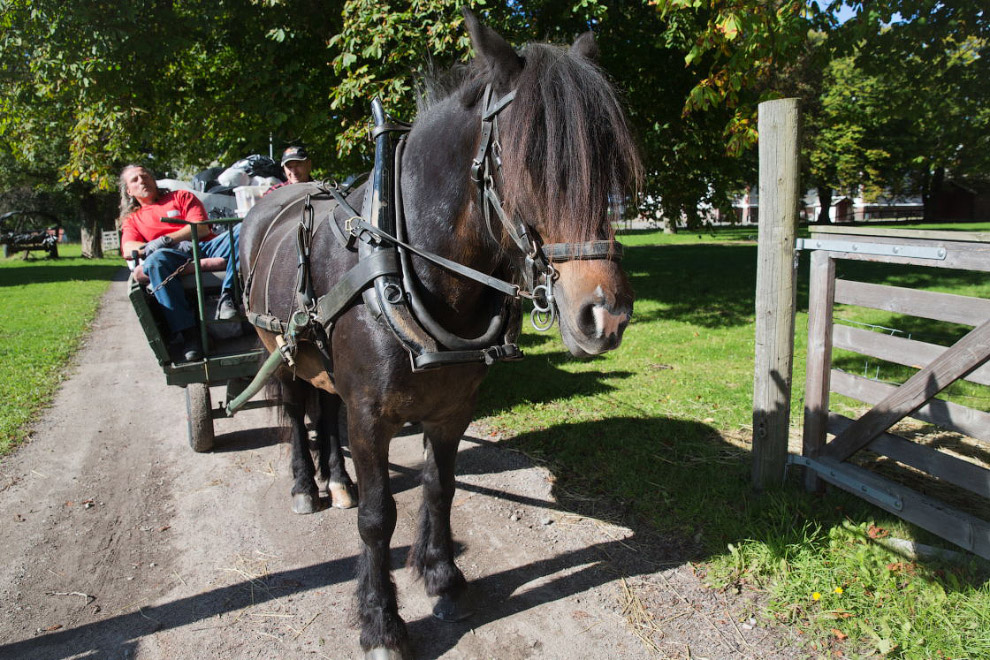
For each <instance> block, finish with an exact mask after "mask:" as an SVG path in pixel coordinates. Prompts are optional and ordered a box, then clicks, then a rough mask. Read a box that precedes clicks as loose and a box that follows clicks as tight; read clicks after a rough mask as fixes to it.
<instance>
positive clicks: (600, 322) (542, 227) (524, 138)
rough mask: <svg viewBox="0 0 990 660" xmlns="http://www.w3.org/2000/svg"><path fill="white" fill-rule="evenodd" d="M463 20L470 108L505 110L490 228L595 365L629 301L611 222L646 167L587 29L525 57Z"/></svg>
mask: <svg viewBox="0 0 990 660" xmlns="http://www.w3.org/2000/svg"><path fill="white" fill-rule="evenodd" d="M465 19H466V22H467V27H468V31H469V33H470V35H471V40H472V42H473V44H474V47H475V51H476V52H477V54H478V55H477V58H476V61H475V64H474V66H475V68H476V71H477V72H478V75H477V76H476V78H475V84H474V85H473V86H470V85H469V86H467V87H465V91H464V94H465V96H464V99H465V102H473V103H477V105H478V106H479V107H480V108H481V114H482V116H483V117H484V116H485V115H486V114H487V115H489V116H491V114H492V112H493V111H494V112H496V113H497V116H496V117H495V119H494V126H492V127H490V129H491V132H493V133H494V138H493V140H494V146H493V150H494V156H493V158H494V159H500V161H501V167H500V168H499V170H498V172H492V171H487V172H486V175H487V176H489V177H491V179H492V183H491V188H492V189H493V190H495V192H496V193H497V195H498V196H499V197H500V200H501V206H502V209H503V210H504V214H505V220H504V221H503V222H499V221H498V219H494V218H492V217H491V215H492V211H493V210H492V209H490V213H489V216H490V217H489V224H490V225H492V227H493V229H494V230H495V232H499V231H501V232H502V234H501V236H502V245H503V247H504V248H505V250H506V252H507V254H509V255H511V258H512V259H513V261H514V262H515V264H516V266H517V268H518V269H520V270H521V271H522V272H523V274H524V275H527V274H530V275H531V281H530V282H529V283H530V284H532V285H533V286H535V287H536V289H534V292H536V293H537V294H538V295H537V303H538V304H539V303H540V302H542V303H543V304H546V303H547V301H546V294H548V293H549V294H550V296H549V297H550V301H549V304H552V305H555V306H556V313H557V314H558V318H559V321H560V332H561V336H562V338H563V340H564V344H565V345H566V346H567V348H568V350H570V352H571V353H572V354H573V355H575V356H577V357H587V356H590V355H597V354H599V353H603V352H605V351H608V350H611V349H614V348H616V347H618V345H619V343H620V341H621V339H622V333H623V331H624V330H625V327H626V325H627V324H628V323H629V319H630V317H631V315H632V307H633V293H632V289H631V288H630V286H629V281H628V279H627V278H626V275H625V273H624V272H623V271H622V269H621V268H620V266H619V258H620V257H621V248H620V247H619V246H618V244H617V243H615V232H614V228H613V226H612V221H613V220H616V219H617V217H616V215H615V209H616V207H617V206H619V205H621V204H622V200H623V199H624V197H625V196H626V195H627V194H629V193H631V192H633V191H634V189H635V187H636V185H637V183H638V181H639V179H640V177H641V171H642V166H641V164H640V161H639V158H638V155H637V149H636V146H635V144H634V142H633V139H632V137H631V135H630V132H629V129H628V126H627V124H626V119H625V115H624V113H623V110H622V107H621V105H620V103H619V100H618V98H617V95H616V92H615V90H614V89H613V87H612V85H611V84H610V83H609V81H608V80H607V78H606V77H605V75H604V74H603V73H602V71H601V69H599V68H598V66H597V64H596V62H595V60H596V58H597V54H598V49H597V46H596V44H595V41H594V37H593V36H592V34H591V33H590V32H588V33H586V34H584V35H582V36H581V37H579V38H578V39H577V40H576V41H575V42H574V44H573V45H572V46H571V47H570V49H566V48H558V47H555V46H549V45H546V44H530V45H528V46H527V47H526V48H525V49H524V50H523V51H522V53H521V54H517V53H516V51H515V50H513V49H512V47H511V46H509V44H508V43H507V42H506V41H505V40H504V39H503V38H502V37H501V36H499V35H498V34H496V33H495V32H494V31H493V30H491V29H489V28H487V27H485V26H482V25H480V24H479V23H478V21H477V19H475V18H474V16H473V15H472V14H471V13H470V12H467V11H465ZM513 94H514V97H513V96H511V95H513ZM503 102H504V103H505V105H501V106H500V103H503ZM482 135H483V136H484V130H483V132H482ZM482 139H484V137H483V138H482ZM489 162H490V163H492V164H493V168H491V169H494V167H495V163H496V161H495V160H490V161H489ZM476 206H483V204H476ZM482 211H483V209H480V208H479V209H477V212H478V213H479V214H481V213H482ZM496 215H497V214H496ZM503 225H505V226H503ZM520 235H522V236H520ZM520 238H522V240H520ZM529 242H532V244H533V245H537V246H541V247H540V248H539V249H538V250H537V252H536V253H535V254H534V253H533V251H532V250H528V251H529V252H530V254H525V252H526V251H527V249H526V246H527V245H529ZM527 258H529V260H528V261H527ZM544 258H545V260H546V261H547V262H549V266H546V265H544V264H543V263H542V262H543V261H544ZM534 261H535V262H536V263H535V265H534V263H533V262H534ZM540 285H542V289H541V288H540Z"/></svg>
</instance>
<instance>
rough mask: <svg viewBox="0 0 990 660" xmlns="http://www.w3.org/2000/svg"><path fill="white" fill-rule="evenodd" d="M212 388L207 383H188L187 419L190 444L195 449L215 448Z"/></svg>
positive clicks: (198, 450)
mask: <svg viewBox="0 0 990 660" xmlns="http://www.w3.org/2000/svg"><path fill="white" fill-rule="evenodd" d="M210 407H211V404H210V388H209V386H208V385H207V384H206V383H190V384H189V385H186V420H187V424H188V427H189V446H190V447H192V448H193V451H197V452H204V451H210V450H211V449H213V417H212V416H211V415H210Z"/></svg>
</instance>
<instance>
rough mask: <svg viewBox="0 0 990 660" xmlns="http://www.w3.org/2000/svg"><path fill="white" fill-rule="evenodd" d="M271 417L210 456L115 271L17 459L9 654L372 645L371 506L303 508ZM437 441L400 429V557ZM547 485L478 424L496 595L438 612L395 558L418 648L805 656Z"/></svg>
mask: <svg viewBox="0 0 990 660" xmlns="http://www.w3.org/2000/svg"><path fill="white" fill-rule="evenodd" d="M220 396H221V392H220V390H216V391H215V392H214V398H215V400H216V399H218V398H220ZM274 426H275V418H274V415H273V414H272V413H271V412H270V411H267V410H255V411H247V412H244V413H240V414H238V415H237V417H236V418H234V419H230V420H220V421H219V422H218V423H217V434H218V436H217V443H218V447H217V449H216V450H215V451H214V452H212V453H210V454H195V453H193V452H192V451H191V450H190V449H189V446H188V444H187V440H186V424H185V399H184V392H183V390H181V389H179V388H175V387H167V386H166V385H165V383H164V376H163V375H162V374H161V371H160V370H159V369H158V367H157V366H156V364H155V362H154V359H153V357H152V354H151V350H150V349H149V348H148V346H147V344H146V343H145V342H144V340H143V336H142V334H141V332H140V329H139V327H138V325H137V321H136V318H135V316H134V314H133V312H132V311H131V309H130V307H129V304H128V303H127V300H126V295H125V286H124V283H123V282H120V281H118V282H114V283H113V284H112V285H111V288H110V291H109V292H108V294H107V297H106V298H105V299H104V302H103V306H102V310H101V313H100V315H99V317H98V319H97V322H96V323H95V325H94V328H93V332H92V334H91V335H90V337H89V339H88V340H87V342H86V345H85V346H84V348H83V349H82V351H81V352H80V353H79V355H78V356H77V358H76V360H75V363H74V366H73V367H72V369H71V378H69V379H68V380H67V382H66V383H65V384H64V386H63V388H62V390H61V391H60V393H59V395H58V397H57V399H56V401H55V404H54V406H53V407H52V409H51V410H49V411H48V412H47V413H46V414H45V415H44V417H43V419H41V420H40V422H39V423H38V424H37V426H36V429H35V432H34V434H33V440H32V441H31V442H30V443H29V444H27V445H26V446H24V447H23V448H21V450H20V451H19V452H18V453H17V454H16V455H15V456H13V457H10V458H8V459H5V460H4V461H3V463H2V464H0V555H2V556H3V557H4V560H3V561H2V562H0V613H2V615H0V658H11V659H14V658H16V659H18V660H22V659H27V658H39V659H41V658H44V659H50V658H83V657H85V658H115V659H116V658H142V659H151V660H176V659H185V658H196V659H201V658H224V659H227V658H265V659H271V658H279V659H287V660H288V659H295V658H332V659H338V658H356V657H359V655H360V654H359V653H358V652H357V651H358V647H357V638H358V631H357V629H356V628H355V627H354V626H353V624H352V621H351V619H352V611H353V610H352V606H351V598H352V593H353V590H354V581H353V574H354V563H355V552H356V550H357V547H358V539H357V531H356V526H355V524H354V523H355V517H356V513H355V510H350V511H337V510H328V511H323V512H320V513H317V514H315V515H310V516H297V515H293V514H292V513H290V509H289V495H288V493H289V479H288V474H289V465H288V454H287V451H286V448H285V446H284V445H281V444H279V443H278V442H277V433H276V430H275V428H274ZM421 446H422V445H421V437H420V436H419V435H417V434H415V433H410V434H408V435H406V436H404V437H400V438H397V439H396V440H395V442H394V443H393V449H392V456H391V460H392V466H393V474H394V481H393V487H394V490H395V491H396V493H397V495H396V499H397V502H398V507H399V525H398V528H397V530H396V534H395V538H394V539H393V544H392V545H393V548H394V555H393V557H394V559H393V563H394V565H395V566H400V567H401V566H402V565H403V563H404V559H405V553H406V551H407V550H408V548H409V545H410V542H411V540H412V537H413V531H414V523H415V517H416V511H417V510H418V503H419V494H418V489H417V488H416V469H417V466H418V463H419V460H420V455H421ZM352 474H353V472H352ZM551 491H552V475H550V474H549V473H548V472H547V471H545V470H543V469H541V468H537V467H534V466H533V465H532V464H531V463H530V462H529V461H528V460H527V459H526V458H525V457H523V456H521V455H519V454H517V453H514V452H511V451H507V450H505V449H502V448H500V447H499V445H498V443H497V442H495V441H494V440H493V439H491V438H488V437H484V434H483V433H482V432H481V431H479V430H478V429H476V428H474V427H472V428H471V429H470V430H469V433H468V435H467V436H466V437H465V439H464V442H463V443H462V449H461V456H460V460H459V477H458V495H457V497H456V499H455V503H454V513H453V524H454V530H455V538H456V539H457V541H458V542H459V543H460V544H461V547H462V552H461V554H460V557H459V565H460V566H461V567H462V569H463V570H464V573H465V574H466V576H467V577H468V579H469V581H471V583H472V589H473V594H474V597H475V600H476V601H477V604H478V612H477V613H476V614H475V616H474V617H472V618H471V619H469V620H468V621H466V622H464V623H463V624H445V623H441V622H439V621H437V620H435V619H433V617H432V616H431V615H430V603H429V601H428V599H427V597H426V596H425V594H424V591H423V588H422V585H420V584H417V583H416V582H415V581H414V580H413V579H412V577H411V576H410V575H409V573H408V571H407V570H406V569H404V568H399V569H398V570H396V571H395V579H396V582H397V585H398V588H399V593H400V603H401V612H402V615H403V617H404V618H405V619H406V621H407V622H408V624H409V630H410V634H411V636H412V639H413V643H414V645H415V648H416V650H417V653H418V657H421V658H495V659H498V660H511V659H515V658H520V659H521V658H562V659H563V658H567V659H576V658H650V657H671V658H673V657H693V658H703V657H708V658H735V657H739V658H744V657H760V658H765V657H792V655H790V654H788V653H786V650H785V649H784V647H785V644H784V642H783V641H782V639H783V636H782V634H781V633H780V632H779V631H771V630H766V629H761V628H759V627H753V626H751V625H749V623H747V622H746V621H745V620H743V621H742V622H740V621H738V620H737V619H738V618H739V616H740V614H739V613H740V612H743V611H744V610H743V609H742V608H743V606H744V604H742V603H739V602H726V601H725V597H724V596H722V595H720V594H717V593H714V592H712V591H710V590H707V589H704V588H703V587H702V586H701V584H700V582H699V580H698V579H697V578H696V577H694V575H693V572H692V569H691V567H690V565H688V564H686V563H685V562H684V561H683V559H682V556H681V555H682V552H681V551H680V550H678V549H677V544H669V543H664V542H663V541H662V540H661V541H660V542H659V544H658V543H657V540H656V539H651V540H649V541H646V540H645V539H643V538H640V537H639V536H637V534H635V533H634V532H633V531H632V530H630V529H627V528H625V527H622V526H618V525H614V524H610V523H607V522H604V521H602V520H600V519H598V518H596V517H595V516H594V515H591V514H590V512H589V511H590V510H589V511H585V512H582V511H581V510H580V509H581V507H576V508H572V510H570V511H568V510H565V509H564V508H562V507H561V506H560V505H559V504H557V503H556V502H555V501H554V500H553V497H552V493H551ZM630 619H631V620H633V621H640V622H641V625H640V626H638V627H636V626H634V625H633V624H631V623H630ZM637 633H638V634H637ZM641 638H642V639H641ZM757 649H759V651H757Z"/></svg>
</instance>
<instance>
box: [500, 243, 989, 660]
mask: <svg viewBox="0 0 990 660" xmlns="http://www.w3.org/2000/svg"><path fill="white" fill-rule="evenodd" d="M938 228H940V229H944V228H945V226H939V227H938ZM965 229H968V230H971V231H985V230H986V227H985V226H973V225H968V226H966V227H965ZM752 235H753V229H745V228H734V229H732V230H730V231H728V232H721V231H720V232H716V234H715V235H714V236H713V235H711V234H707V233H703V234H700V235H699V234H684V233H682V234H678V235H676V236H664V235H662V234H661V233H659V232H650V231H636V232H631V233H628V234H624V235H623V236H620V240H621V241H622V242H623V243H624V244H625V246H626V248H627V249H626V258H625V260H624V266H625V268H626V271H627V273H628V274H629V276H630V279H631V282H632V285H633V288H634V290H635V292H636V311H635V316H634V319H633V322H632V323H631V324H630V326H629V328H628V330H627V332H626V336H625V339H624V341H623V346H622V348H621V349H620V350H618V351H615V352H614V353H609V354H606V355H603V356H599V357H596V358H593V359H590V360H584V361H575V360H571V359H570V358H569V357H568V355H567V353H566V350H565V349H564V347H563V345H562V343H561V342H560V339H559V336H557V334H556V332H555V331H554V332H552V333H547V334H539V333H536V332H535V331H533V330H532V329H527V330H526V331H525V332H524V334H523V336H522V338H521V344H522V346H523V348H524V350H525V352H526V354H527V359H526V360H525V361H524V362H523V363H520V364H505V365H500V366H499V367H497V368H495V369H493V370H492V372H491V374H490V376H489V378H488V379H487V380H486V382H485V387H484V391H483V394H482V400H481V406H480V408H481V413H482V414H483V415H485V417H484V418H483V420H482V422H483V423H484V424H486V425H487V426H488V427H489V428H492V429H493V430H495V431H497V432H499V433H501V434H502V435H503V436H504V437H507V438H509V440H507V442H508V444H509V445H510V446H511V447H514V448H517V449H520V450H522V451H524V452H526V453H528V454H529V455H531V456H534V457H535V458H537V459H538V460H540V461H542V462H544V463H545V464H547V465H548V466H549V467H550V468H551V469H552V471H553V472H554V474H555V477H556V484H555V487H556V488H557V491H558V494H559V495H561V496H562V497H565V498H567V499H568V500H569V501H577V502H582V501H585V502H590V501H593V500H594V498H596V497H598V498H607V499H609V500H611V501H618V502H619V503H620V504H621V505H623V507H624V508H625V510H627V511H628V512H629V513H631V514H632V515H634V516H635V517H636V518H638V519H639V520H641V521H644V522H646V523H648V524H650V525H651V526H653V527H655V528H657V529H659V530H661V531H664V532H668V533H671V534H675V535H678V536H680V537H681V538H686V539H691V540H692V542H693V545H694V548H695V554H694V555H693V557H692V559H694V560H696V561H698V569H699V570H700V571H703V572H705V573H706V574H707V576H708V580H709V581H710V583H711V584H712V585H713V586H714V587H716V588H730V587H735V588H739V589H751V590H757V591H759V592H762V593H763V594H765V596H766V599H767V602H768V607H767V609H766V610H761V611H760V612H751V613H747V614H746V616H750V615H756V616H758V617H759V616H764V617H768V618H770V619H772V620H774V621H778V622H783V623H786V624H788V625H791V626H796V627H797V628H798V629H799V630H801V631H802V632H803V636H802V637H801V638H802V639H806V640H807V643H806V648H805V649H804V651H805V652H806V653H808V654H810V655H812V656H815V657H828V656H832V655H833V654H834V655H835V656H836V657H838V656H839V655H843V654H844V656H845V657H850V656H852V657H873V656H878V655H879V656H890V657H903V658H916V657H917V658H923V657H924V658H927V657H932V658H936V657H941V658H950V657H951V658H967V657H968V658H977V657H990V634H988V633H987V632H986V631H987V630H990V590H988V587H987V584H986V579H987V577H988V575H990V573H988V571H987V564H986V562H983V561H979V560H976V559H971V560H966V561H964V562H963V563H961V564H958V563H957V564H946V563H942V562H938V561H908V560H905V559H904V558H903V557H901V556H899V555H897V554H895V553H893V552H892V551H890V550H888V549H887V548H886V547H884V546H883V545H881V544H879V543H878V542H877V539H876V537H878V536H882V537H886V536H894V537H899V538H906V539H913V540H917V541H920V542H924V543H929V544H937V545H946V544H944V543H942V542H940V541H939V540H938V539H936V538H933V537H932V536H930V535H928V534H927V533H925V532H924V531H923V530H920V529H918V528H915V527H913V526H911V525H909V524H907V523H904V522H903V521H901V520H899V519H898V518H896V517H893V516H890V515H889V514H887V513H886V512H884V511H882V510H880V509H877V508H874V507H872V506H871V505H869V504H867V503H865V502H864V501H862V500H859V499H857V498H854V497H851V496H848V495H846V494H844V493H841V492H835V493H829V494H828V495H826V496H814V495H809V494H806V493H805V492H804V491H803V489H802V488H800V487H799V486H798V485H797V484H796V483H794V484H791V485H790V486H789V487H787V488H783V489H781V490H779V491H776V492H770V493H766V494H764V495H762V496H757V495H754V494H753V493H752V490H751V485H750V470H751V465H750V442H751V436H752V429H751V415H752V382H753V372H752V364H753V362H752V360H753V341H754V327H753V321H754V319H753V310H754V304H755V301H754V292H755V278H756V246H755V243H753V242H752V241H751V240H748V239H750V238H751V237H752ZM841 268H842V269H843V275H842V276H844V277H847V278H849V279H858V280H860V281H876V282H884V283H888V284H896V285H900V286H912V287H921V288H928V289H937V290H942V291H951V292H954V293H961V294H964V295H979V296H982V297H990V283H988V282H987V281H986V277H985V276H984V275H982V274H974V273H962V272H946V271H935V269H931V270H932V271H933V272H926V273H923V274H921V275H919V274H917V273H916V272H912V271H909V270H908V269H899V268H892V267H880V268H877V267H875V266H874V265H872V264H860V263H854V262H844V263H842V266H841ZM914 270H915V271H916V270H918V269H914ZM800 278H801V279H800V291H799V293H798V307H799V310H802V311H799V313H798V317H797V323H796V325H797V332H796V340H795V365H794V369H795V372H794V373H795V378H794V393H793V398H792V416H791V419H792V424H793V425H794V431H795V432H798V429H799V427H800V424H801V419H802V417H801V409H802V404H803V401H802V399H803V373H804V362H805V356H806V340H807V330H806V328H807V313H806V311H803V310H806V309H807V257H806V256H805V257H803V258H802V264H801V275H800ZM839 316H840V317H841V318H843V319H844V320H846V321H848V322H854V323H868V324H872V325H882V326H884V327H892V328H900V329H902V330H904V331H905V332H906V333H907V334H911V335H912V336H913V337H914V338H921V339H926V340H932V341H935V342H936V343H944V342H943V340H952V339H953V338H955V337H957V336H958V335H959V333H961V332H963V331H964V330H965V329H964V328H955V327H952V326H945V324H943V325H942V326H939V325H937V324H933V323H927V322H925V321H923V320H917V319H905V318H893V317H891V315H888V314H885V313H878V312H875V311H871V310H864V309H854V308H849V309H842V310H840V311H839ZM842 359H847V360H851V358H842V357H841V356H837V360H840V361H841V360H842ZM840 366H841V365H840ZM846 366H848V367H849V369H850V370H852V369H862V368H865V369H866V370H867V371H868V372H869V373H870V374H871V376H873V375H875V376H878V377H880V378H883V379H884V380H891V381H895V382H896V381H898V380H901V381H902V380H903V379H904V378H906V377H907V375H908V374H909V373H911V370H909V369H906V368H903V367H898V366H896V365H890V364H886V363H880V362H877V361H876V360H873V361H872V362H871V363H870V364H868V365H866V366H865V367H863V366H862V365H860V364H859V363H858V362H855V363H853V362H850V364H848V365H846ZM958 387H959V388H960V389H959V391H958V392H957V393H956V396H959V397H966V404H967V405H969V406H970V407H974V408H979V409H983V410H987V409H988V408H990V399H988V395H987V393H986V392H985V391H977V389H976V388H974V387H973V386H970V385H962V386H958ZM986 389H987V388H983V390H986ZM840 405H842V404H841V403H840ZM848 405H849V406H850V407H852V406H853V402H851V401H850V402H848ZM568 495H576V497H568ZM589 506H593V505H589ZM588 513H589V515H593V514H594V511H588ZM946 547H952V546H946Z"/></svg>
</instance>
